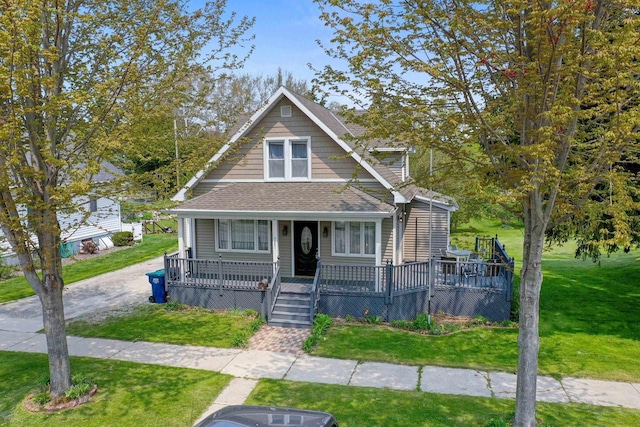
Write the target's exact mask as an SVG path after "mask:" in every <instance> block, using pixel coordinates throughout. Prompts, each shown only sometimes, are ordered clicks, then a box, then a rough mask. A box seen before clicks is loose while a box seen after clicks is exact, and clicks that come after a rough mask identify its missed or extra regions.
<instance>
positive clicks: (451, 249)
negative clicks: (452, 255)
mask: <svg viewBox="0 0 640 427" xmlns="http://www.w3.org/2000/svg"><path fill="white" fill-rule="evenodd" d="M449 250H450V251H457V250H458V245H449Z"/></svg>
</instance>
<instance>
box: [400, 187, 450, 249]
mask: <svg viewBox="0 0 640 427" xmlns="http://www.w3.org/2000/svg"><path fill="white" fill-rule="evenodd" d="M432 212H433V217H432V220H431V227H432V230H433V235H432V238H431V245H432V248H433V253H434V254H435V255H438V254H439V253H440V249H441V248H442V249H446V247H447V242H448V237H449V220H448V218H449V212H448V211H447V210H445V209H442V208H439V207H436V206H433V207H432ZM403 248H404V261H405V262H407V261H415V260H422V261H424V260H428V259H429V258H430V254H429V204H428V203H423V202H419V201H416V200H414V201H413V202H411V204H410V205H409V207H408V209H407V215H406V225H405V231H404V241H403Z"/></svg>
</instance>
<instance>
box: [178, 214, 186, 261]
mask: <svg viewBox="0 0 640 427" xmlns="http://www.w3.org/2000/svg"><path fill="white" fill-rule="evenodd" d="M184 248H185V245H184V218H181V217H178V257H179V258H185V257H186V254H185V251H184Z"/></svg>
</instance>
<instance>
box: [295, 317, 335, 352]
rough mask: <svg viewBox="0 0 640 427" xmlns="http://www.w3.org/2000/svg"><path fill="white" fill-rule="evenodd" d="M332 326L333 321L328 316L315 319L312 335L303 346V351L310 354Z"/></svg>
mask: <svg viewBox="0 0 640 427" xmlns="http://www.w3.org/2000/svg"><path fill="white" fill-rule="evenodd" d="M331 325H333V319H332V318H331V317H329V316H327V315H326V314H318V315H317V316H316V318H315V319H313V326H312V327H311V335H310V336H309V338H307V339H306V341H305V342H304V343H303V344H302V350H304V351H305V352H306V353H309V352H310V351H311V350H312V349H313V347H315V345H316V344H317V343H318V341H319V340H320V337H322V335H324V333H325V332H326V331H327V329H329V327H330V326H331Z"/></svg>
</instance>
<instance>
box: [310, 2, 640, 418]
mask: <svg viewBox="0 0 640 427" xmlns="http://www.w3.org/2000/svg"><path fill="white" fill-rule="evenodd" d="M316 1H317V2H318V3H319V4H320V5H321V10H322V12H321V13H322V15H321V16H322V19H323V20H325V22H326V23H327V24H328V25H330V26H331V27H332V28H333V30H334V38H333V39H332V43H333V44H332V45H331V46H329V47H326V48H325V50H326V52H327V53H328V54H329V55H330V56H332V57H335V58H338V59H340V60H342V61H344V62H343V63H344V64H346V70H340V69H337V68H336V67H331V66H328V67H326V68H325V69H324V70H323V73H322V75H321V76H320V81H321V82H322V83H324V84H325V85H326V86H327V87H328V88H329V89H339V88H340V87H344V86H345V85H350V86H351V87H352V88H353V90H352V92H351V94H352V97H353V100H354V102H358V101H360V102H364V103H366V104H368V105H367V107H368V114H367V115H366V116H365V117H366V119H365V120H367V121H368V125H369V135H366V136H367V137H375V136H383V137H384V136H386V135H389V134H393V135H395V136H396V137H398V139H404V140H409V141H413V142H415V143H420V144H422V145H423V146H426V147H433V148H434V149H437V150H439V151H441V152H443V153H446V154H449V155H451V157H452V158H455V159H468V161H469V162H472V163H474V164H475V165H476V166H475V167H476V168H478V169H479V170H480V171H482V172H483V173H479V174H477V176H481V177H484V178H483V179H484V180H486V181H487V182H489V183H492V184H493V185H496V186H497V187H498V188H499V189H500V197H501V198H502V200H499V201H504V202H506V203H505V205H509V203H510V202H514V201H515V202H517V206H518V209H517V211H516V212H515V214H516V215H518V216H519V217H521V218H523V219H524V227H525V236H524V249H523V254H522V271H521V274H520V277H521V283H520V319H519V320H520V330H519V336H518V346H519V358H518V384H517V397H516V415H515V421H514V424H515V425H517V426H531V425H535V424H536V418H535V402H536V376H537V363H538V350H539V336H538V323H539V317H538V311H539V310H538V308H539V295H540V289H541V286H542V251H543V247H544V244H545V232H547V231H548V230H552V229H555V230H557V231H558V232H559V233H562V232H567V230H573V231H577V230H579V228H572V227H567V228H566V229H565V230H562V229H561V228H558V227H559V226H560V225H562V224H566V223H567V221H570V220H571V219H572V218H574V219H576V220H578V221H579V220H587V219H589V217H588V215H589V213H594V212H597V211H600V212H602V210H603V209H606V213H607V215H609V216H610V217H611V218H613V219H612V220H611V221H610V222H609V224H610V226H611V227H612V230H613V231H612V233H611V238H612V240H614V241H615V244H617V245H619V246H622V247H627V246H628V245H629V242H630V240H631V237H632V236H631V234H632V232H631V230H630V229H629V227H628V226H627V223H626V222H625V218H626V215H627V214H628V213H629V212H633V211H634V210H635V211H637V209H638V206H637V203H636V202H634V199H633V197H630V194H629V189H630V188H634V186H633V185H630V184H631V183H632V182H631V181H632V179H633V174H629V173H627V171H626V170H625V168H623V167H620V165H621V162H630V161H632V162H635V161H637V156H638V152H639V150H638V132H637V131H638V129H639V127H638V126H639V124H640V120H639V109H638V107H637V105H636V104H637V103H636V102H634V101H633V100H634V99H637V97H638V94H639V92H638V90H639V81H638V78H637V68H638V67H637V58H638V57H640V44H639V43H637V35H638V34H639V30H640V28H639V24H640V14H639V13H638V9H637V4H636V3H634V2H631V1H628V0H620V1H615V2H614V1H609V0H559V1H552V2H534V1H531V0H515V1H506V2H503V1H494V0H487V1H480V2H477V1H464V0H462V1H453V0H433V1H427V0H405V1H401V2H395V1H392V0H389V1H384V2H376V3H366V2H362V1H357V0H316ZM439 105H440V106H441V105H446V106H447V108H444V109H443V108H435V109H434V108H433V107H434V106H439ZM403 117H404V119H403ZM416 118H417V119H419V120H421V121H428V122H431V123H433V124H435V125H434V126H433V129H432V130H433V132H422V130H421V129H419V128H418V129H417V128H416V127H415V126H414V123H412V122H413V121H414V120H415V119H416ZM478 188H482V186H478ZM603 191H606V194H607V197H601V196H602V194H601V193H602V192H603ZM636 200H637V199H636ZM597 217H598V218H600V217H601V216H600V215H598V216H597ZM610 243H613V242H612V241H610ZM594 244H597V241H594Z"/></svg>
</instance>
